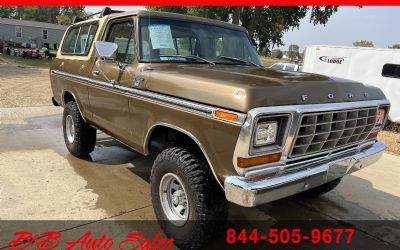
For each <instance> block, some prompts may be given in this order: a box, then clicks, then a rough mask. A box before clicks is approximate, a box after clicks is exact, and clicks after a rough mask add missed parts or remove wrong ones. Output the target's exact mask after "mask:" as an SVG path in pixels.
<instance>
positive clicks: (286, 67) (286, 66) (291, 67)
mask: <svg viewBox="0 0 400 250" xmlns="http://www.w3.org/2000/svg"><path fill="white" fill-rule="evenodd" d="M270 68H271V69H275V70H283V71H302V70H303V66H301V65H298V64H294V63H274V64H273V65H272V66H271V67H270Z"/></svg>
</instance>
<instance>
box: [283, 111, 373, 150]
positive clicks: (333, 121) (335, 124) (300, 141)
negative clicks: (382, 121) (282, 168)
mask: <svg viewBox="0 0 400 250" xmlns="http://www.w3.org/2000/svg"><path fill="white" fill-rule="evenodd" d="M376 115H377V107H376V106H375V107H367V108H359V109H349V110H338V111H325V112H315V113H304V114H302V115H301V117H300V124H299V128H298V130H297V133H296V135H295V137H294V144H293V146H292V149H291V151H290V154H289V158H296V157H301V156H306V155H310V154H314V153H320V152H324V151H329V150H334V149H337V148H341V147H344V146H347V145H351V144H357V143H360V142H362V141H364V140H365V139H366V138H367V136H368V135H369V133H370V132H371V131H372V130H373V129H374V126H375V121H376Z"/></svg>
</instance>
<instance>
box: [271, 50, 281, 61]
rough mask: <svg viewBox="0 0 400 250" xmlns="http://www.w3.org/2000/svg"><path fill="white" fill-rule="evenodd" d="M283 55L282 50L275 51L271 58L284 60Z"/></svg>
mask: <svg viewBox="0 0 400 250" xmlns="http://www.w3.org/2000/svg"><path fill="white" fill-rule="evenodd" d="M282 56H283V53H282V51H281V50H280V49H274V50H273V51H272V52H271V57H272V58H278V59H282Z"/></svg>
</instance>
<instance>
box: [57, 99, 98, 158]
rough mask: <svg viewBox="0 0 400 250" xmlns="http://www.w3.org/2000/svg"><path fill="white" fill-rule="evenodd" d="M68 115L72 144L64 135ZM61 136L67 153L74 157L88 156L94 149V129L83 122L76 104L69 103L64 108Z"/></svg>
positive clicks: (65, 134)
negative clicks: (71, 131) (72, 134)
mask: <svg viewBox="0 0 400 250" xmlns="http://www.w3.org/2000/svg"><path fill="white" fill-rule="evenodd" d="M68 115H70V116H71V117H72V120H73V123H74V124H73V125H74V141H73V142H72V143H70V142H69V141H68V138H67V133H66V118H67V116H68ZM63 134H64V141H65V145H66V147H67V148H68V151H69V152H70V153H71V154H72V155H74V156H76V157H81V156H86V155H88V154H89V153H91V152H92V151H93V149H94V147H95V144H96V129H94V128H92V127H91V126H90V125H89V124H87V123H86V122H85V121H84V120H83V118H82V116H81V114H80V111H79V107H78V105H77V104H76V102H72V101H70V102H68V103H67V104H66V105H65V107H64V113H63Z"/></svg>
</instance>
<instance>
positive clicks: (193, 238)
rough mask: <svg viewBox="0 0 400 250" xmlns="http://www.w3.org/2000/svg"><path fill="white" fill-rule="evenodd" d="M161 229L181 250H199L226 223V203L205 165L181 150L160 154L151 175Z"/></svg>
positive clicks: (153, 196)
mask: <svg viewBox="0 0 400 250" xmlns="http://www.w3.org/2000/svg"><path fill="white" fill-rule="evenodd" d="M150 184H151V196H152V202H153V207H154V212H155V214H156V217H157V219H158V221H159V223H160V226H161V228H162V229H163V230H164V232H165V233H166V234H167V235H168V236H169V237H172V238H174V239H175V244H176V245H177V246H178V247H180V248H182V249H198V248H200V247H201V246H202V245H203V244H205V243H206V242H207V241H208V240H209V239H211V237H212V236H213V235H215V233H216V232H217V231H218V230H219V228H220V227H221V226H223V225H224V222H225V221H226V219H227V215H228V202H227V200H226V199H225V196H224V193H223V191H222V189H221V187H220V186H219V184H218V183H217V181H216V180H215V179H214V176H213V175H212V173H211V171H210V168H209V167H208V165H207V164H206V163H205V162H204V161H202V160H200V159H199V158H198V157H196V156H195V155H194V154H192V153H190V152H188V151H186V150H185V149H182V148H178V147H175V148H169V149H166V150H164V151H162V152H161V153H160V154H159V155H158V156H157V159H156V160H155V162H154V165H153V168H152V171H151V180H150Z"/></svg>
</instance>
